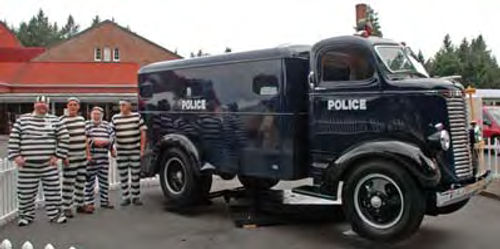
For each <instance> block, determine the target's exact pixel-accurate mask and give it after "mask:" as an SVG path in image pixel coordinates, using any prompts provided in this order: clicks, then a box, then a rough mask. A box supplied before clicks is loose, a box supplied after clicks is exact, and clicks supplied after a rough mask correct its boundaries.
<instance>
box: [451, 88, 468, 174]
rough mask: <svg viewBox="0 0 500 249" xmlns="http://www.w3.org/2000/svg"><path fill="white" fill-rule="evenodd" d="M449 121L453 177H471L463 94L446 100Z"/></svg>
mask: <svg viewBox="0 0 500 249" xmlns="http://www.w3.org/2000/svg"><path fill="white" fill-rule="evenodd" d="M446 103H447V108H448V118H449V121H450V135H451V146H452V149H453V158H454V161H455V175H456V176H457V177H458V178H467V177H471V176H472V174H473V173H472V172H473V171H472V158H471V151H470V148H471V147H470V141H469V139H470V138H469V131H468V126H469V125H468V124H469V121H468V118H469V117H468V114H467V104H466V102H465V98H464V97H463V94H461V93H460V94H456V95H455V96H452V97H448V98H447V99H446Z"/></svg>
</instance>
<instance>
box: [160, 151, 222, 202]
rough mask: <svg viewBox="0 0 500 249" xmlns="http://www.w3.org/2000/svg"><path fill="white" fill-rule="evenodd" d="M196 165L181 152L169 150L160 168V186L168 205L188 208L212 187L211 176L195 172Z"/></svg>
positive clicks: (203, 196) (204, 195)
mask: <svg viewBox="0 0 500 249" xmlns="http://www.w3.org/2000/svg"><path fill="white" fill-rule="evenodd" d="M196 170H198V169H197V167H196V163H195V161H194V160H193V158H192V157H190V156H189V155H188V154H187V153H185V152H184V151H183V150H180V149H178V148H169V149H167V151H166V152H165V156H164V160H163V163H162V166H161V168H160V172H159V173H160V184H161V187H162V190H163V194H164V195H165V197H166V198H167V201H168V202H169V204H171V205H173V206H175V207H182V206H189V205H193V204H196V203H198V202H200V201H201V200H202V199H203V198H205V197H206V195H207V194H208V192H209V191H210V187H211V185H212V176H211V175H209V174H207V175H204V174H201V173H199V172H196Z"/></svg>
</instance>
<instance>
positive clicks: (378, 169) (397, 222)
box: [343, 160, 425, 241]
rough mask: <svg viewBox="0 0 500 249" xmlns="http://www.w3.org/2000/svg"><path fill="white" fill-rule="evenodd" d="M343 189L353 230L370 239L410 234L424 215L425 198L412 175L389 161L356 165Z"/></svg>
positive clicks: (387, 238)
mask: <svg viewBox="0 0 500 249" xmlns="http://www.w3.org/2000/svg"><path fill="white" fill-rule="evenodd" d="M345 186H346V187H345V188H344V190H343V195H344V200H345V203H344V210H345V213H346V216H347V218H348V219H349V220H350V221H351V226H352V228H353V230H354V231H355V232H357V233H358V234H360V235H361V236H363V237H366V238H369V239H372V240H382V241H387V240H399V239H404V238H406V237H408V236H410V235H411V234H413V233H414V232H415V231H416V230H417V229H418V227H419V226H420V223H421V222H422V219H423V217H424V213H425V198H424V195H423V193H422V191H421V190H420V189H419V188H418V186H417V184H416V183H415V181H414V180H413V178H412V177H411V176H410V175H409V174H408V173H407V172H406V171H405V170H404V169H402V168H400V167H398V166H397V165H395V164H394V163H392V162H389V161H383V160H377V161H370V162H366V163H363V164H361V165H359V166H358V167H357V168H356V169H354V171H353V172H352V173H351V174H350V175H349V177H348V179H347V183H346V185H345Z"/></svg>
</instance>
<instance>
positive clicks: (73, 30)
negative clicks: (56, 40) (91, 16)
mask: <svg viewBox="0 0 500 249" xmlns="http://www.w3.org/2000/svg"><path fill="white" fill-rule="evenodd" d="M79 29H80V25H78V24H75V20H74V19H73V16H72V15H69V16H68V21H67V22H66V25H64V27H62V29H61V37H62V38H63V39H68V38H71V37H73V36H74V35H76V34H77V33H78V31H79Z"/></svg>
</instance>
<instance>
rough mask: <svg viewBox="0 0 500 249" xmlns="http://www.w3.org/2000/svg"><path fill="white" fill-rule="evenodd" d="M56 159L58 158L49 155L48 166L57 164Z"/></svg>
mask: <svg viewBox="0 0 500 249" xmlns="http://www.w3.org/2000/svg"><path fill="white" fill-rule="evenodd" d="M57 160H59V158H57V157H56V156H51V157H50V160H49V165H50V166H57Z"/></svg>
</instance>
